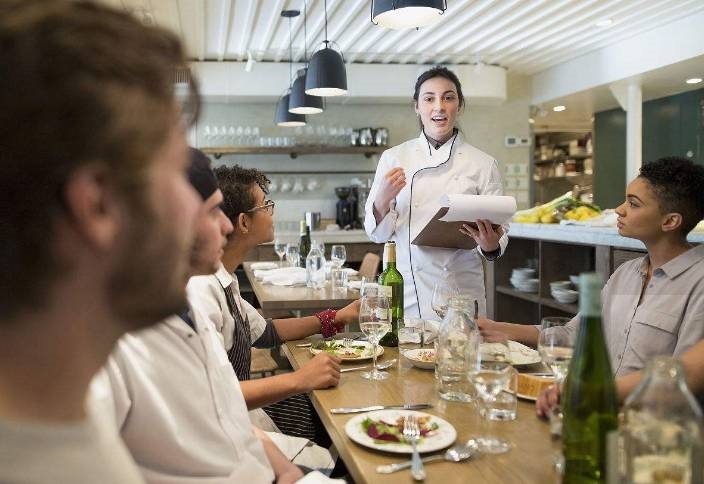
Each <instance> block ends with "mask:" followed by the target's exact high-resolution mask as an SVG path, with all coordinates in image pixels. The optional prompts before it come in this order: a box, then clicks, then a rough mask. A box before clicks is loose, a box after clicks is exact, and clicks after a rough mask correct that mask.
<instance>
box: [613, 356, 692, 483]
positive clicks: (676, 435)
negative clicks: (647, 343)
mask: <svg viewBox="0 0 704 484" xmlns="http://www.w3.org/2000/svg"><path fill="white" fill-rule="evenodd" d="M619 430H620V431H619V434H620V436H621V437H622V439H623V454H622V456H623V457H624V459H623V460H622V462H621V463H620V464H621V465H620V466H619V470H620V471H621V478H622V479H623V482H638V483H640V482H647V483H650V482H687V483H694V482H699V483H701V482H702V461H703V460H704V455H702V444H703V442H702V411H701V408H700V407H699V404H698V403H697V400H696V399H695V398H694V396H693V395H692V393H691V392H690V391H689V389H688V388H687V383H686V382H685V374H684V369H683V367H682V364H681V363H680V362H679V361H677V360H676V359H674V358H671V357H668V356H656V357H655V358H653V359H652V360H650V361H649V362H648V365H647V367H646V370H645V375H644V377H643V379H642V380H641V382H640V384H639V385H638V387H637V388H636V389H635V390H634V391H633V393H631V395H630V396H629V397H628V399H627V400H626V403H625V405H624V410H623V419H622V422H621V427H620V429H619ZM624 478H625V479H624Z"/></svg>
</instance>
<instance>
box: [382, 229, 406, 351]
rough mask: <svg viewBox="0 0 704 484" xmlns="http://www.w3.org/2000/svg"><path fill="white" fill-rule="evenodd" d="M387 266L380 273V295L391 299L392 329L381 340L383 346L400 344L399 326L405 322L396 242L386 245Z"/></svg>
mask: <svg viewBox="0 0 704 484" xmlns="http://www.w3.org/2000/svg"><path fill="white" fill-rule="evenodd" d="M384 259H385V260H386V268H385V269H384V272H382V273H381V274H379V295H380V296H381V295H385V296H387V297H389V298H390V300H391V331H389V332H388V333H386V334H385V335H384V337H383V338H381V340H380V341H379V344H380V345H382V346H398V326H399V324H401V323H403V276H402V275H401V273H400V272H399V271H398V269H396V242H394V241H391V240H390V241H389V242H387V243H386V245H384Z"/></svg>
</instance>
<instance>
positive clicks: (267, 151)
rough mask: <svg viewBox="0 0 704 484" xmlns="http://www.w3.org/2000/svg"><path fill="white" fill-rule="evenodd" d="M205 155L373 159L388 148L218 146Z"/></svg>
mask: <svg viewBox="0 0 704 484" xmlns="http://www.w3.org/2000/svg"><path fill="white" fill-rule="evenodd" d="M200 149H201V151H203V153H207V154H210V155H213V156H215V158H220V157H221V156H222V155H289V156H290V157H291V158H297V157H298V155H317V154H332V155H364V156H366V157H367V158H371V156H372V155H377V154H380V153H382V152H383V151H386V150H387V149H388V146H329V145H310V146H216V147H212V148H211V147H209V148H200Z"/></svg>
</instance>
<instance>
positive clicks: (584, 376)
mask: <svg viewBox="0 0 704 484" xmlns="http://www.w3.org/2000/svg"><path fill="white" fill-rule="evenodd" d="M602 285H603V282H602V278H601V275H600V274H596V273H586V274H582V275H581V276H580V280H579V315H580V323H579V330H578V332H577V339H576V341H575V347H574V353H573V354H572V361H571V362H570V367H569V370H568V373H567V379H566V380H565V386H564V391H563V396H562V399H561V404H562V412H563V416H564V417H563V418H564V419H563V423H562V442H563V452H564V457H565V473H564V475H563V478H562V482H563V483H569V484H593V483H604V482H606V470H607V469H606V459H607V445H606V441H607V436H608V435H609V433H610V432H612V431H614V430H616V427H617V414H618V400H617V397H616V386H615V384H614V376H613V373H612V371H611V362H610V360H609V352H608V350H607V348H606V343H605V341H604V331H603V328H602V325H601V289H602Z"/></svg>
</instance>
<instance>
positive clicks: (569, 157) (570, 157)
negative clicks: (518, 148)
mask: <svg viewBox="0 0 704 484" xmlns="http://www.w3.org/2000/svg"><path fill="white" fill-rule="evenodd" d="M593 157H594V155H593V154H592V153H587V154H581V155H560V156H553V157H552V158H548V159H546V160H541V159H540V158H536V159H535V161H534V163H535V164H536V165H541V164H543V163H558V162H560V161H566V160H586V159H587V158H593Z"/></svg>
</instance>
